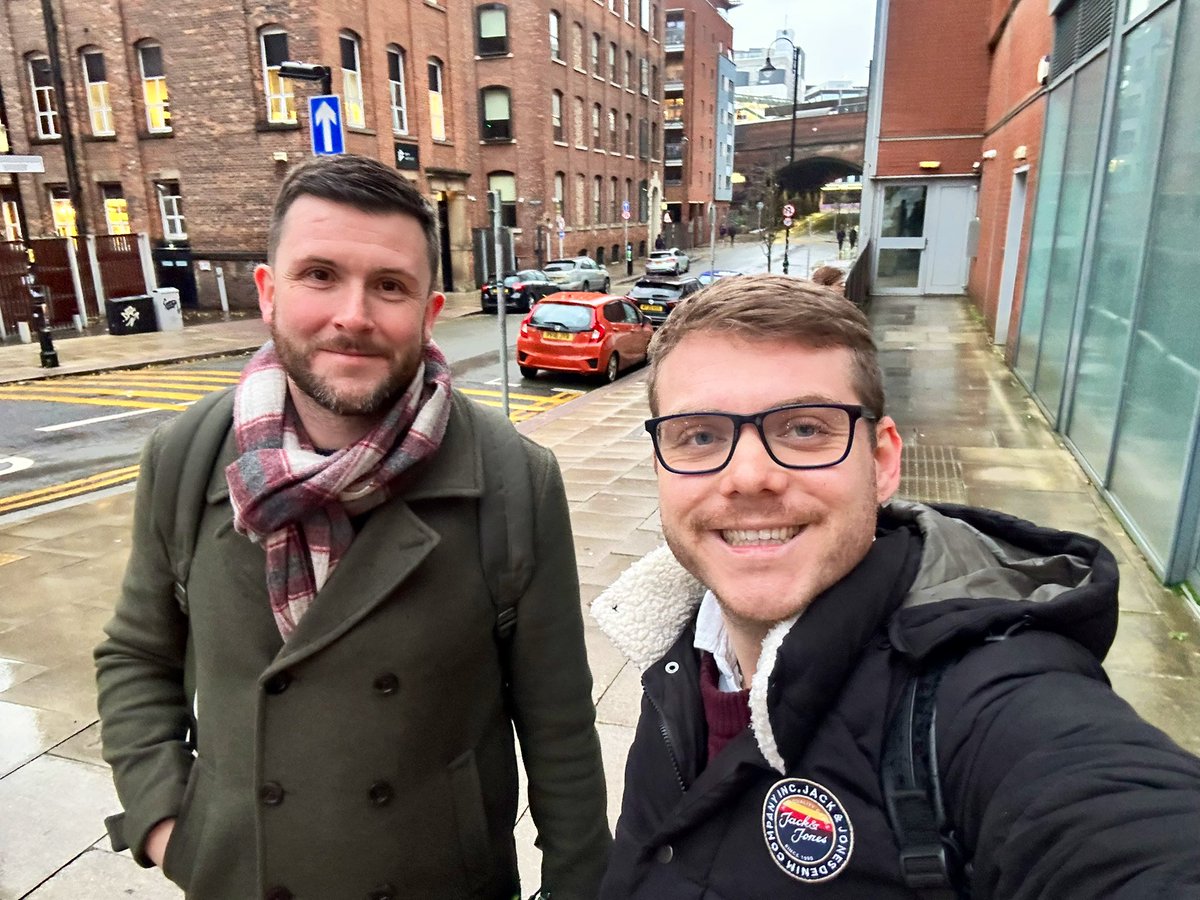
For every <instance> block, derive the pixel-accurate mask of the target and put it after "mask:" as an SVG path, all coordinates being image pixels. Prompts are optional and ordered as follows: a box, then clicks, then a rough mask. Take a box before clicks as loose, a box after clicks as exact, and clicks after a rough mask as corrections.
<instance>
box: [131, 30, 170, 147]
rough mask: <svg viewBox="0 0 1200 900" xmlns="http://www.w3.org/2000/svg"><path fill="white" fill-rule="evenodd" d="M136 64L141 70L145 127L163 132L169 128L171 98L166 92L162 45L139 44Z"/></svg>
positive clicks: (154, 131) (152, 130)
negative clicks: (144, 102)
mask: <svg viewBox="0 0 1200 900" xmlns="http://www.w3.org/2000/svg"><path fill="white" fill-rule="evenodd" d="M138 64H139V65H140V67H141V70H142V98H143V99H144V100H145V101H146V127H147V128H148V129H149V130H150V131H151V132H153V133H155V134H164V133H166V132H168V131H170V130H171V98H170V96H169V95H168V93H167V75H166V70H165V69H164V68H163V54H162V47H160V46H159V45H158V44H142V45H140V46H139V47H138Z"/></svg>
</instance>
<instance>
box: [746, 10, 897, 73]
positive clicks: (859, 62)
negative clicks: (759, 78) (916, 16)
mask: <svg viewBox="0 0 1200 900" xmlns="http://www.w3.org/2000/svg"><path fill="white" fill-rule="evenodd" d="M727 15H728V16H729V21H730V23H731V24H732V25H733V49H735V50H748V49H749V48H751V47H765V46H766V45H767V43H768V42H769V41H770V40H771V39H772V38H774V37H775V32H776V31H777V30H778V29H780V28H784V27H788V28H791V29H792V30H793V32H794V33H795V41H796V43H797V44H799V45H800V47H801V49H803V50H804V56H805V66H806V69H805V79H804V80H805V82H806V83H807V84H817V83H820V82H822V81H839V80H842V79H848V80H850V81H853V82H855V83H856V84H866V83H867V66H868V64H869V63H870V62H871V45H872V42H873V41H874V39H875V0H742V5H741V6H736V7H734V8H733V9H731V10H730V11H729V13H728V14H727ZM777 48H778V49H779V50H780V51H781V55H782V57H783V59H784V61H785V62H787V63H788V64H790V62H791V56H790V53H791V51H790V50H789V49H788V46H787V44H785V43H783V42H782V41H781V42H780V43H779V44H778V45H777ZM771 61H772V62H773V63H775V64H776V65H778V63H777V62H776V60H775V59H772V60H771Z"/></svg>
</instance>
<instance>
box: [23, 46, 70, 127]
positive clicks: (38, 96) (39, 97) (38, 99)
mask: <svg viewBox="0 0 1200 900" xmlns="http://www.w3.org/2000/svg"><path fill="white" fill-rule="evenodd" d="M35 62H44V63H45V64H46V71H47V72H48V73H49V72H50V58H49V57H48V56H43V55H36V56H31V57H29V59H28V61H27V63H26V69H27V70H28V72H29V90H30V92H31V94H32V96H33V114H34V121H35V122H36V123H37V136H38V137H39V138H41V139H43V140H50V139H53V138H60V137H62V133H61V132H60V131H59V130H58V94H57V93H56V92H55V90H54V76H53V74H50V84H48V85H39V84H38V83H37V76H36V75H35V74H34V68H33V64H34V63H35Z"/></svg>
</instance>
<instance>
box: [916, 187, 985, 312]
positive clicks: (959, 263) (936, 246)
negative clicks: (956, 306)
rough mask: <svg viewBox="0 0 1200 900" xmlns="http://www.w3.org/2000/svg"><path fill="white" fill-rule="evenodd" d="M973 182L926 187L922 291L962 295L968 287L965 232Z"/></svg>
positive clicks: (972, 203) (971, 212)
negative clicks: (926, 205) (925, 241)
mask: <svg viewBox="0 0 1200 900" xmlns="http://www.w3.org/2000/svg"><path fill="white" fill-rule="evenodd" d="M977 193H978V190H977V188H976V185H975V184H974V183H970V184H954V183H948V184H947V183H942V184H931V185H930V186H929V208H928V211H927V212H926V214H925V237H926V238H927V239H928V243H927V244H926V245H925V259H924V260H922V265H921V293H923V294H961V293H963V291H965V290H966V287H967V266H968V264H969V260H968V258H967V233H968V231H969V229H970V226H971V219H972V218H974V216H975V198H976V195H977Z"/></svg>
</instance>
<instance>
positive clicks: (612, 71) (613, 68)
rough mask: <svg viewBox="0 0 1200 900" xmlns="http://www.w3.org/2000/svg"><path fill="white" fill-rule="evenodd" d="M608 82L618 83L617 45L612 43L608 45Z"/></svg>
mask: <svg viewBox="0 0 1200 900" xmlns="http://www.w3.org/2000/svg"><path fill="white" fill-rule="evenodd" d="M608 80H609V81H611V82H612V83H613V84H616V83H617V45H616V44H614V43H612V42H611V41H610V42H609V44H608Z"/></svg>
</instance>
